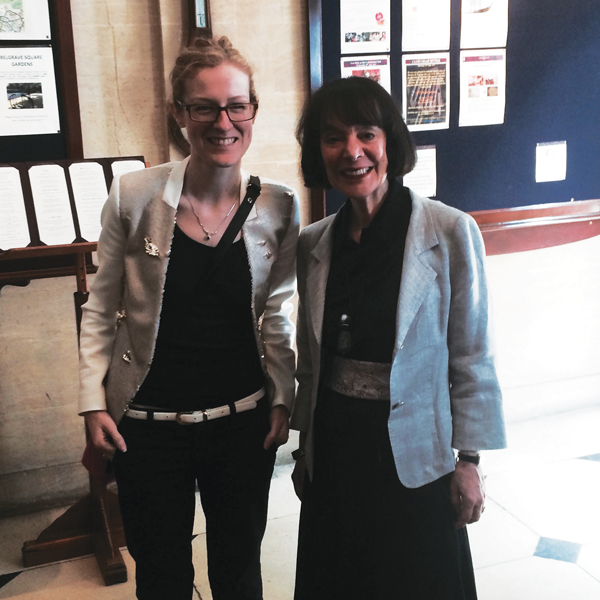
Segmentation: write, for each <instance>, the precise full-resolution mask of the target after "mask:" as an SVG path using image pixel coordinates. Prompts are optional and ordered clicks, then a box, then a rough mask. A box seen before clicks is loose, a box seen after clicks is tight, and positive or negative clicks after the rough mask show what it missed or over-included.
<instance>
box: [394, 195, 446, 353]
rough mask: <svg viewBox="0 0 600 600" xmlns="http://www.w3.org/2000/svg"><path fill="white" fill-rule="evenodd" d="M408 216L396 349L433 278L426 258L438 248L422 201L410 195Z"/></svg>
mask: <svg viewBox="0 0 600 600" xmlns="http://www.w3.org/2000/svg"><path fill="white" fill-rule="evenodd" d="M411 199H412V214H411V218H410V224H409V226H408V232H407V235H406V245H405V249H404V262H403V265H402V281H401V283H400V298H399V300H398V316H397V323H398V331H397V334H396V346H397V347H399V346H400V345H401V344H402V343H403V342H404V338H405V337H406V334H407V333H408V330H409V329H410V326H411V325H412V323H413V321H414V319H415V317H416V315H417V312H418V311H419V308H420V307H421V304H423V301H424V300H425V297H426V296H427V293H428V290H429V286H430V285H431V284H432V283H433V281H434V280H435V278H436V277H437V274H436V272H435V271H434V270H433V269H432V268H431V267H430V266H429V264H428V258H427V255H428V253H429V251H430V250H431V248H433V247H434V246H437V245H438V239H437V235H436V233H435V229H434V227H433V223H432V221H431V216H430V215H429V212H428V211H427V208H426V206H425V203H424V202H423V199H422V198H420V197H419V196H417V195H416V194H414V193H413V192H411Z"/></svg>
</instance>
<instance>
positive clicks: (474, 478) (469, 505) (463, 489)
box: [450, 460, 485, 529]
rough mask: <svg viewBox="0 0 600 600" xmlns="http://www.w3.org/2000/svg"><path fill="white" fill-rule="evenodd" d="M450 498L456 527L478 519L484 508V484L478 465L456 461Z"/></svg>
mask: <svg viewBox="0 0 600 600" xmlns="http://www.w3.org/2000/svg"><path fill="white" fill-rule="evenodd" d="M450 499H451V501H452V506H454V510H456V514H457V519H456V528H457V529H460V528H461V527H464V526H465V525H467V524H468V523H475V522H476V521H479V517H481V513H482V512H483V510H484V502H485V484H484V480H483V472H482V470H481V467H480V466H479V465H474V464H473V463H469V462H463V461H460V460H459V461H458V462H457V463H456V467H455V469H454V474H453V475H452V483H451V484H450Z"/></svg>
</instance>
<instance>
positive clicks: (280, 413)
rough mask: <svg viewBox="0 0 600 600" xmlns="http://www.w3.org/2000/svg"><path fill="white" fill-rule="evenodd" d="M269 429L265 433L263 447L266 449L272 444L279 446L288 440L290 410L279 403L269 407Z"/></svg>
mask: <svg viewBox="0 0 600 600" xmlns="http://www.w3.org/2000/svg"><path fill="white" fill-rule="evenodd" d="M270 419H271V431H269V433H268V434H267V437H266V438H265V443H264V449H265V450H268V449H269V448H270V447H271V446H272V445H273V444H275V448H279V446H281V445H282V444H285V443H286V442H287V441H288V437H289V433H290V412H289V410H288V409H287V408H286V407H285V406H283V405H281V404H279V405H277V406H274V407H273V408H272V409H271V415H270Z"/></svg>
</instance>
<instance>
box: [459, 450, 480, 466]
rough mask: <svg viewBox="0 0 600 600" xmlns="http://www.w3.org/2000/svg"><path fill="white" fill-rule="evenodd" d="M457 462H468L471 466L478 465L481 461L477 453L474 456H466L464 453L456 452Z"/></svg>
mask: <svg viewBox="0 0 600 600" xmlns="http://www.w3.org/2000/svg"><path fill="white" fill-rule="evenodd" d="M458 460H460V461H462V462H468V463H471V464H473V465H478V464H479V461H480V460H481V457H480V456H479V454H478V453H475V454H470V453H469V454H467V453H466V452H461V451H459V452H458Z"/></svg>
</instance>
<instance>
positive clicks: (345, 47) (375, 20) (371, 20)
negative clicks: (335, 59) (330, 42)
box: [340, 0, 390, 54]
mask: <svg viewBox="0 0 600 600" xmlns="http://www.w3.org/2000/svg"><path fill="white" fill-rule="evenodd" d="M340 24H341V53H342V54H362V53H364V52H389V51H390V0H340Z"/></svg>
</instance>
